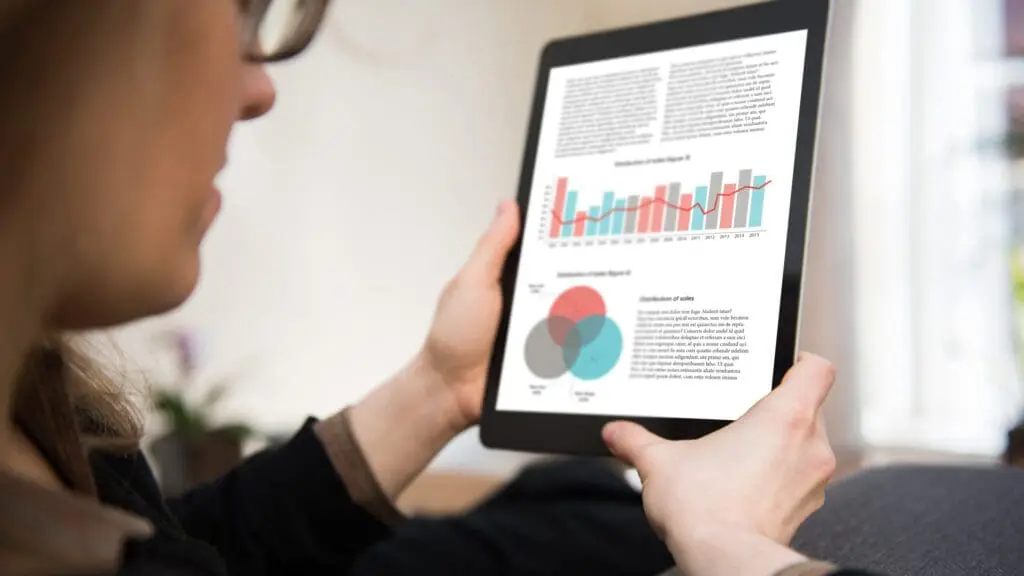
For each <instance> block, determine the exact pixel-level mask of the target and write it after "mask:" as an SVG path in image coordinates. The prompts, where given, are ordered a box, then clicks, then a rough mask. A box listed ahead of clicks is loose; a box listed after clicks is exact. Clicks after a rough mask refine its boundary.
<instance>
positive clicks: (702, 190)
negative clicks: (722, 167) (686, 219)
mask: <svg viewBox="0 0 1024 576" xmlns="http://www.w3.org/2000/svg"><path fill="white" fill-rule="evenodd" d="M702 209H703V210H702ZM707 209H708V187H707V186H697V191H696V193H695V194H694V197H693V209H691V210H690V230H703V229H704V210H707Z"/></svg>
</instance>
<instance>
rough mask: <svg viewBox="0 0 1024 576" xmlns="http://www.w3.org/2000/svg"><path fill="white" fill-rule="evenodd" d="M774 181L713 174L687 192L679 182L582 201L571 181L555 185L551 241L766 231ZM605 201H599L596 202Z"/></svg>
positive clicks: (750, 174) (745, 175) (744, 172)
mask: <svg viewBox="0 0 1024 576" xmlns="http://www.w3.org/2000/svg"><path fill="white" fill-rule="evenodd" d="M769 184H771V180H769V179H768V177H767V176H764V175H756V174H754V173H753V170H750V169H744V170H739V171H738V173H737V174H736V178H735V180H734V181H731V182H726V181H725V173H724V172H712V173H711V174H710V175H709V176H708V178H707V180H706V181H704V182H701V183H700V184H698V185H696V186H693V187H690V188H686V189H684V188H683V187H682V185H681V183H680V182H674V181H670V182H665V183H664V184H656V185H654V186H653V189H650V188H649V189H647V190H646V191H642V192H646V193H638V194H630V193H623V192H620V191H616V190H605V191H602V192H600V193H599V196H597V197H592V196H590V195H591V194H593V192H589V193H588V197H590V198H591V200H590V204H585V203H583V202H581V199H580V196H581V192H582V191H581V190H578V189H576V188H574V187H573V186H572V184H571V182H570V181H569V178H567V177H558V178H556V180H555V187H554V188H555V190H554V199H553V203H551V205H550V206H549V207H548V208H547V210H548V211H549V213H550V215H551V218H550V228H549V229H548V231H547V237H548V238H550V239H559V238H581V237H583V238H585V237H591V236H633V235H651V234H695V233H708V232H718V231H726V230H730V231H731V230H737V229H751V228H756V229H759V228H761V227H762V226H763V222H762V219H763V215H764V205H765V190H766V188H767V187H768V185H769ZM596 198H600V201H599V202H595V201H594V200H596Z"/></svg>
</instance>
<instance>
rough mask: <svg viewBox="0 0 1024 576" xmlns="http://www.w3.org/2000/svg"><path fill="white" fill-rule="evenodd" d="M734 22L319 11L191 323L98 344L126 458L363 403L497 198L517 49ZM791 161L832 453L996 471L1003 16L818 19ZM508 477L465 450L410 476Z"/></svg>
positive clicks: (233, 190) (1007, 406)
mask: <svg viewBox="0 0 1024 576" xmlns="http://www.w3.org/2000/svg"><path fill="white" fill-rule="evenodd" d="M779 1H800V0H779ZM740 3H743V2H737V1H735V0H732V1H730V0H632V1H631V2H628V3H627V2H621V1H619V0H561V1H559V2H549V1H547V0H522V1H516V2H512V1H501V2H478V1H476V0H431V1H430V2H427V1H418V2H408V1H406V0H376V1H374V2H364V1H361V0H334V2H333V7H332V11H331V14H330V16H329V21H328V23H327V25H326V27H325V28H324V29H323V30H322V32H321V34H320V35H319V37H318V39H317V40H316V42H315V43H314V45H313V46H312V47H311V49H310V50H309V51H308V52H307V53H306V54H305V55H303V56H302V57H301V58H299V59H297V60H296V61H294V62H290V63H286V64H284V65H278V66H273V67H271V70H270V73H271V76H272V77H273V78H274V80H275V81H276V83H277V88H278V92H279V94H278V100H277V104H276V107H275V110H274V111H273V112H272V113H271V114H270V115H269V116H267V117H266V118H264V119H261V120H258V121H255V122H252V123H250V124H247V125H244V126H241V127H239V128H238V129H237V130H236V132H235V134H234V136H233V139H232V142H231V146H230V165H229V168H228V169H227V171H226V172H225V173H224V174H223V178H222V183H221V185H222V189H223V190H224V191H225V203H224V210H223V212H222V214H221V217H220V219H219V220H218V221H217V223H216V224H215V226H214V228H213V230H212V232H211V233H210V236H209V237H208V240H207V241H206V244H205V245H204V248H203V252H204V254H203V255H204V270H203V275H202V279H201V282H200V285H199V288H198V290H197V292H196V293H195V295H194V297H193V298H192V299H191V300H190V301H189V302H188V303H187V305H186V306H184V307H183V308H182V309H180V310H179V311H176V312H175V313H173V314H170V315H168V316H165V317H160V318H154V319H151V320H147V321H145V322H141V323H137V324H134V325H131V326H127V327H125V328H123V329H121V330H118V331H117V332H116V333H115V338H116V340H117V343H118V344H119V345H120V347H121V349H122V350H123V351H124V355H123V357H122V358H121V362H122V367H123V369H124V370H126V371H127V372H129V373H130V374H133V375H136V376H138V378H139V381H140V382H146V385H147V386H155V387H157V388H159V389H160V390H164V391H167V392H168V394H169V395H168V396H167V397H165V398H163V403H162V404H160V408H161V410H160V411H159V412H156V411H155V412H154V418H153V419H152V431H153V436H154V437H159V436H160V435H162V434H166V432H167V431H168V430H169V429H170V428H168V426H170V423H171V422H177V424H176V425H177V426H180V427H187V426H189V425H190V424H189V422H191V425H196V426H198V425H199V424H196V422H194V420H195V419H196V418H200V417H204V416H205V417H206V418H207V420H208V421H207V422H206V423H205V424H203V425H205V426H207V427H216V426H223V425H227V424H232V425H235V424H237V425H240V426H238V427H237V428H238V429H239V430H250V429H251V430H254V431H256V432H259V433H260V436H245V438H246V446H247V449H252V448H254V447H255V446H258V445H259V442H260V438H261V437H263V436H264V435H270V436H271V438H273V437H275V436H280V435H288V434H290V433H291V432H292V431H294V430H295V429H296V428H297V427H298V426H299V425H300V424H301V423H302V421H303V419H304V418H305V417H307V416H309V415H313V416H327V415H329V414H331V413H333V412H335V411H337V410H338V409H340V408H341V407H343V406H345V405H346V404H348V403H351V402H354V401H355V400H357V399H358V398H359V397H360V396H362V395H363V394H364V393H365V392H367V391H368V390H369V389H370V388H372V387H374V386H375V385H377V384H378V383H380V382H381V381H383V380H384V379H385V378H387V377H388V376H389V375H391V374H392V373H393V372H395V371H396V370H397V369H398V368H399V367H401V366H402V365H403V364H404V363H405V362H406V360H407V359H408V358H410V357H411V356H412V355H413V354H414V353H415V351H416V350H417V349H418V347H419V346H420V343H421V342H422V339H423V337H424V335H425V332H426V329H427V327H428V325H429V322H430V320H431V316H432V312H433V306H434V302H435V298H436V296H437V294H438V293H439V292H440V290H441V288H442V286H443V284H444V282H445V281H446V280H447V279H448V278H449V277H450V276H451V275H452V274H453V273H454V272H455V271H456V270H457V269H458V268H459V266H460V265H461V263H462V262H463V261H464V259H465V258H466V256H467V255H468V253H469V250H470V249H471V247H472V245H473V243H474V241H475V239H476V237H477V235H478V234H479V233H480V232H481V231H483V230H484V228H485V226H486V224H487V222H488V220H489V219H490V217H491V215H492V214H493V210H494V208H495V205H496V203H497V202H498V200H499V199H501V198H504V197H509V196H513V195H514V194H515V188H516V183H517V177H518V171H519V167H520V162H521V160H522V148H523V143H524V137H525V124H526V120H527V115H528V108H529V103H530V101H529V100H530V96H531V92H532V88H533V82H534V75H535V73H536V64H537V57H538V54H539V52H540V49H541V47H542V46H543V44H544V43H545V42H546V41H548V40H549V39H551V38H554V37H559V36H564V35H570V34H577V33H582V32H587V31H592V30H596V29H603V28H609V27H617V26H622V25H627V24H633V23H639V22H644V21H649V20H654V19H662V18H668V17H675V16H680V15H685V14H691V13H696V12H701V11H707V10H713V9H717V8H722V7H726V6H730V5H736V4H740ZM819 142H820V146H819V153H818V164H817V171H816V177H815V180H816V182H815V201H814V206H813V215H812V228H811V235H810V238H811V241H810V249H809V255H808V258H809V260H808V264H807V266H808V268H807V277H806V285H805V288H806V293H805V304H804V316H803V326H802V330H801V347H802V348H804V349H807V350H811V351H815V352H818V353H820V354H823V355H826V356H828V357H830V358H831V359H832V360H833V361H834V362H835V363H836V364H837V366H838V368H839V373H840V378H839V381H838V383H837V387H836V389H835V392H834V394H833V396H832V398H831V399H830V401H829V406H828V412H827V414H828V418H829V427H830V428H829V430H830V434H831V436H832V438H833V440H834V441H835V443H836V445H837V448H838V449H840V450H865V449H868V450H875V449H877V450H896V451H904V452H909V453H915V454H945V455H957V456H963V457H971V458H973V457H977V458H982V459H987V458H996V457H997V456H998V455H999V454H1000V453H1001V452H1002V451H1003V450H1004V449H1005V448H1006V444H1007V434H1008V431H1009V430H1010V429H1011V428H1013V426H1014V425H1016V424H1017V423H1018V422H1019V421H1020V418H1021V415H1022V405H1024V402H1022V401H1024V393H1022V392H1024V384H1022V379H1021V376H1020V373H1021V367H1022V363H1024V345H1022V336H1024V332H1022V331H1024V320H1022V319H1024V315H1022V313H1021V305H1022V303H1024V253H1021V252H1020V250H1019V245H1020V244H1022V242H1024V229H1022V226H1024V204H1022V203H1021V201H1020V197H1021V196H1020V190H1021V188H1022V186H1024V163H1022V162H1021V161H1019V160H1018V158H1019V157H1020V156H1024V2H1022V1H1019V0H836V2H835V13H834V17H833V28H832V35H831V39H830V46H829V49H828V68H827V73H826V88H825V96H824V107H823V115H822V120H821V129H820V133H819ZM182 400H184V402H185V403H191V404H192V405H194V406H195V407H196V408H198V411H195V410H194V411H193V413H190V412H189V411H188V410H187V409H185V408H184V407H183V406H181V405H176V404H175V403H176V402H177V403H178V404H181V401H182ZM190 414H191V416H190ZM196 414H198V416H196ZM168 416H170V418H168ZM190 418H192V420H189V419H190ZM262 441H264V442H265V441H266V438H263V440H262ZM528 458H529V456H527V455H523V454H512V453H505V452H498V451H490V450H486V449H484V448H483V447H482V446H481V445H480V444H479V441H478V438H477V431H476V430H471V431H469V432H467V433H466V434H464V435H463V436H462V437H460V438H459V439H458V440H457V441H456V442H454V443H453V444H451V445H450V446H449V447H448V448H447V449H446V450H445V451H444V452H443V453H442V454H441V455H440V456H439V457H438V459H437V460H436V461H435V462H434V463H433V465H432V469H433V470H435V471H438V470H439V471H460V472H467V471H468V472H479V473H484V474H489V475H497V476H504V475H507V474H509V473H510V472H511V471H513V470H515V469H516V468H517V467H519V466H520V465H521V464H522V463H523V462H525V461H526V460H527V459H528Z"/></svg>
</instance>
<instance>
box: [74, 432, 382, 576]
mask: <svg viewBox="0 0 1024 576" xmlns="http://www.w3.org/2000/svg"><path fill="white" fill-rule="evenodd" d="M312 425H313V420H309V421H307V422H306V423H305V425H303V427H302V428H301V429H300V430H299V432H298V433H297V434H296V435H295V436H294V437H292V438H291V439H290V440H289V441H288V442H287V443H285V444H283V445H281V446H279V447H276V448H272V449H268V450H265V451H263V452H260V453H258V454H256V455H254V456H252V457H250V458H248V459H247V460H246V461H245V462H244V463H243V464H242V465H240V466H239V467H238V468H236V469H235V470H233V471H232V472H230V473H229V474H227V475H226V476H224V477H223V478H221V479H220V480H218V481H217V482H215V483H213V484H210V485H207V486H203V487H200V488H197V489H195V490H192V491H190V492H188V493H186V494H185V495H184V496H183V497H181V498H177V499H172V500H168V501H164V499H163V497H162V496H161V494H160V489H159V487H158V486H157V482H156V479H155V478H154V475H153V472H152V470H151V469H150V467H149V464H148V463H147V462H146V459H145V457H144V456H142V455H141V454H135V455H131V456H111V455H105V454H97V455H94V456H93V457H92V458H91V464H92V468H93V471H94V474H95V478H96V484H97V488H98V491H99V496H100V499H101V500H102V501H103V502H105V503H107V504H110V505H113V506H118V507H120V508H124V509H126V510H128V511H130V512H134V513H135V514H138V515H140V516H143V517H145V518H147V519H149V520H150V521H151V522H152V523H153V524H154V526H155V527H156V530H157V532H156V535H155V536H154V537H153V538H151V539H149V540H146V541H141V542H131V543H129V544H128V545H127V546H126V549H125V558H124V566H123V568H122V570H121V572H120V573H121V574H123V575H132V576H135V575H139V576H142V575H146V576H151V575H163V574H167V575H171V574H175V575H182V576H184V575H187V576H193V575H195V576H198V575H207V574H209V575H217V576H225V575H227V574H239V575H241V574H244V575H246V576H260V575H271V574H281V575H289V574H303V575H308V576H314V575H317V574H330V575H332V576H338V575H340V574H344V573H345V572H346V571H347V569H348V567H349V565H350V564H351V562H352V560H353V559H354V558H355V557H356V556H357V555H358V554H359V553H360V552H361V551H363V550H365V549H366V548H367V547H369V546H370V545H371V544H373V543H375V542H377V541H379V540H381V539H383V538H385V537H387V536H388V535H389V534H390V529H389V528H388V527H387V526H385V525H384V524H383V523H381V522H379V521H378V520H376V519H375V518H374V517H373V516H371V515H370V514H368V513H367V512H366V511H365V510H364V509H363V508H360V507H359V506H356V505H355V504H354V503H353V502H352V500H351V498H350V497H349V495H348V492H347V490H346V489H345V486H344V484H343V483H342V481H341V478H340V477H339V476H338V474H337V473H336V471H335V469H334V468H333V467H332V465H331V462H330V460H329V459H328V456H327V453H326V452H325V450H324V447H323V445H322V444H321V442H320V441H319V439H318V438H317V437H316V435H315V434H314V432H313V428H312Z"/></svg>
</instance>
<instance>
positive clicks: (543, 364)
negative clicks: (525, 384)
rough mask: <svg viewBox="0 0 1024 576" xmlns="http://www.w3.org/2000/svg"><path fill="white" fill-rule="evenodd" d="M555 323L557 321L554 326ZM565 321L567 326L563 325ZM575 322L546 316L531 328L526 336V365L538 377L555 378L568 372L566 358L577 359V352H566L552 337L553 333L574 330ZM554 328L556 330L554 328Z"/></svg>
mask: <svg viewBox="0 0 1024 576" xmlns="http://www.w3.org/2000/svg"><path fill="white" fill-rule="evenodd" d="M553 323H557V324H555V325H554V326H552V324H553ZM562 323H565V326H562ZM573 324H574V322H573V321H572V320H570V319H568V318H562V317H560V316H553V317H551V318H545V319H544V320H541V321H540V322H538V323H537V325H536V326H534V327H533V328H532V329H531V330H530V334H529V335H528V336H527V337H526V350H525V354H526V367H527V368H529V369H530V372H533V375H534V376H536V377H538V378H545V379H549V380H550V379H553V378H558V377H559V376H561V375H563V374H565V373H566V372H568V370H569V368H568V367H567V366H566V364H565V363H566V359H567V358H570V359H572V360H573V361H575V356H576V355H575V354H573V353H568V354H567V353H566V351H565V350H563V349H562V347H561V346H559V345H558V343H557V342H555V341H554V340H553V339H552V338H551V333H552V332H555V333H556V334H557V333H561V334H565V333H567V332H569V331H571V330H572V326H573ZM552 328H554V330H552Z"/></svg>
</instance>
